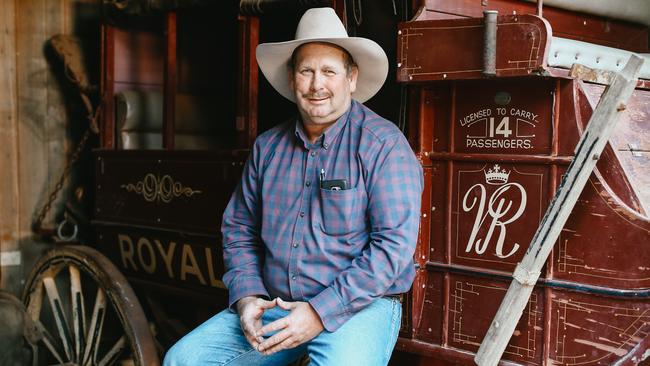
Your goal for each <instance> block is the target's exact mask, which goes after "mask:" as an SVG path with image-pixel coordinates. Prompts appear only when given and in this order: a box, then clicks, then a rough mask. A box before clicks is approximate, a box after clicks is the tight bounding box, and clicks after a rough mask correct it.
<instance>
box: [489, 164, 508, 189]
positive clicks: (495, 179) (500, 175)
mask: <svg viewBox="0 0 650 366" xmlns="http://www.w3.org/2000/svg"><path fill="white" fill-rule="evenodd" d="M483 174H485V182H486V183H487V184H492V185H495V186H500V185H502V184H506V183H508V177H509V176H510V172H506V170H505V169H501V167H500V166H499V164H494V167H493V168H492V169H488V170H487V172H486V171H483Z"/></svg>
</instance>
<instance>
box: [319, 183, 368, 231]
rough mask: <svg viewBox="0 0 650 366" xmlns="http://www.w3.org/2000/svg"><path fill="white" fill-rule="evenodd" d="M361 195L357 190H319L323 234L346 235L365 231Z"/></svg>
mask: <svg viewBox="0 0 650 366" xmlns="http://www.w3.org/2000/svg"><path fill="white" fill-rule="evenodd" d="M361 193H362V191H361V190H359V189H357V188H350V189H345V190H340V191H334V190H329V189H321V190H320V199H321V205H320V207H321V216H322V219H323V223H322V229H323V231H324V232H325V233H327V234H329V235H346V234H351V233H355V232H358V231H361V230H363V229H365V221H366V220H365V212H366V210H365V207H366V202H364V201H363V197H361Z"/></svg>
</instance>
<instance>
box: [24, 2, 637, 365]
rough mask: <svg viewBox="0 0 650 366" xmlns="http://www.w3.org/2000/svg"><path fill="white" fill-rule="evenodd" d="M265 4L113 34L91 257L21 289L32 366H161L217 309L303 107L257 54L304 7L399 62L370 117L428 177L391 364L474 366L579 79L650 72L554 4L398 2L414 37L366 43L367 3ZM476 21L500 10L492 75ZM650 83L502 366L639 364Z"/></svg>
mask: <svg viewBox="0 0 650 366" xmlns="http://www.w3.org/2000/svg"><path fill="white" fill-rule="evenodd" d="M162 3H163V2H161V4H162ZM181 3H182V2H178V4H181ZM196 3H201V2H200V1H198V2H196ZM252 3H254V2H249V1H242V2H241V3H240V4H237V5H238V6H237V5H235V4H229V5H224V4H218V5H217V4H209V5H205V4H204V5H200V4H199V5H197V6H195V7H188V8H184V7H172V8H170V9H149V10H152V11H151V12H150V13H149V14H148V15H146V16H139V17H133V16H126V15H124V13H120V14H118V15H119V19H116V18H111V19H113V22H107V23H106V24H105V25H104V26H103V33H102V72H101V75H102V87H101V89H102V96H103V99H102V100H103V105H102V106H103V117H102V124H101V135H100V140H101V146H100V148H99V149H97V150H95V152H94V155H93V156H94V159H95V182H94V188H95V189H94V192H95V197H94V207H93V213H92V217H93V221H92V226H93V228H94V232H95V236H94V237H93V238H92V239H91V240H89V241H88V242H84V243H83V244H84V245H71V246H63V247H58V248H56V249H54V250H53V251H51V252H50V253H48V254H47V255H46V256H45V257H44V258H43V259H42V260H41V261H40V262H39V263H38V264H37V266H36V268H35V269H34V271H33V273H32V276H31V277H30V279H29V281H28V283H27V285H26V290H25V296H24V300H25V302H26V304H28V309H29V312H30V314H31V315H32V317H34V318H35V319H37V320H39V321H40V323H39V324H42V329H43V331H44V332H45V333H46V334H47V335H46V336H45V337H44V338H43V344H44V345H45V347H43V348H44V349H43V351H42V352H41V354H40V355H41V359H42V360H47V361H48V362H59V363H65V362H67V361H69V362H73V363H84V364H85V363H86V361H88V360H91V359H93V360H96V361H97V363H101V361H104V362H105V363H112V362H116V360H132V361H134V362H135V363H136V364H155V363H157V362H159V359H158V357H157V354H158V353H161V352H162V349H164V347H166V346H168V345H170V344H171V343H172V342H173V341H174V340H175V339H177V338H178V337H179V336H181V335H182V334H183V333H184V332H186V331H187V330H189V329H191V327H192V326H194V325H196V324H197V323H198V322H200V321H202V320H204V319H206V318H207V317H208V316H210V315H211V314H213V313H215V312H216V311H218V310H219V309H221V308H223V307H224V306H225V301H226V297H225V289H224V286H223V283H222V282H221V280H220V278H221V275H222V274H223V264H222V259H221V250H220V245H219V241H220V237H219V231H218V228H219V224H220V219H221V214H222V212H223V209H224V208H225V205H226V203H227V200H228V198H229V196H230V193H231V191H232V189H233V187H234V185H235V184H236V182H237V180H238V179H239V175H240V172H241V166H242V164H243V161H244V159H245V158H246V155H247V148H248V147H250V146H251V144H252V142H253V141H254V138H255V136H256V135H257V134H258V132H261V131H263V130H264V129H266V128H268V127H269V126H270V125H272V124H273V123H276V122H278V119H279V118H280V117H282V116H283V114H287V113H290V112H291V111H292V108H293V107H292V105H291V104H290V103H289V102H286V101H283V100H282V99H281V97H279V96H277V95H275V94H274V93H273V91H272V90H271V89H270V87H269V86H268V84H266V83H265V81H264V80H263V78H258V71H257V65H256V63H255V58H254V50H255V46H256V45H257V44H258V43H260V42H265V41H271V40H274V39H288V38H290V37H291V32H292V31H293V29H295V24H296V22H297V19H298V18H299V15H300V14H301V11H302V10H304V7H305V6H306V5H309V6H314V5H321V6H322V5H330V6H333V7H334V8H335V9H336V10H337V13H338V14H339V15H340V16H341V17H342V18H343V19H344V20H345V19H347V23H348V26H349V29H350V30H354V31H355V32H356V33H357V34H359V35H362V36H364V35H365V36H369V37H373V36H374V38H376V39H378V41H379V43H380V44H382V45H383V46H385V47H386V48H387V50H388V53H389V55H391V56H392V57H393V59H392V60H391V62H392V63H393V65H392V66H391V70H392V71H393V73H392V75H393V78H394V79H396V80H397V82H398V83H395V82H394V81H393V80H391V81H389V83H388V84H387V86H386V87H385V90H383V91H382V92H381V93H380V94H379V95H378V96H377V97H376V98H375V99H374V100H371V101H370V102H369V105H370V106H371V107H376V108H375V109H378V111H379V112H380V113H381V112H384V113H383V114H385V115H388V117H391V118H393V119H394V120H395V121H396V123H398V124H399V125H400V127H402V128H403V131H404V132H405V134H406V135H407V137H408V138H409V141H410V142H411V144H412V147H413V149H414V151H415V153H416V154H417V156H418V157H419V159H420V161H421V162H422V165H423V167H424V172H425V191H424V193H423V206H422V215H421V224H420V235H419V241H418V247H417V251H416V255H415V258H414V259H415V264H416V266H417V268H418V271H417V277H416V280H415V283H414V285H413V289H412V290H411V291H410V292H409V293H408V294H405V295H403V297H402V299H403V305H404V316H403V319H402V329H401V333H400V338H399V340H398V344H397V347H396V350H397V352H396V353H395V354H394V356H393V362H394V363H395V364H407V363H408V364H419V365H425V364H426V365H440V364H471V363H472V359H473V357H474V354H475V352H476V351H477V350H478V347H479V345H480V343H481V341H482V339H483V337H484V335H485V332H486V330H487V328H488V326H489V325H490V323H491V321H492V319H493V317H494V315H495V313H496V311H497V308H498V306H499V304H500V302H501V299H502V298H503V296H504V294H505V291H506V290H507V287H508V285H509V283H510V281H511V280H512V271H513V270H514V268H515V266H516V264H517V263H518V262H519V261H520V260H521V259H522V257H523V255H524V253H525V251H526V249H527V247H528V245H529V243H530V241H531V238H532V236H533V234H534V233H535V231H536V229H537V227H538V226H539V224H540V221H541V219H542V216H543V215H544V212H545V210H546V208H547V207H548V205H549V202H550V200H551V199H552V197H553V196H554V194H555V192H556V190H557V189H558V185H559V183H560V180H561V177H562V175H563V173H564V172H565V171H566V169H567V167H568V165H569V164H570V162H571V160H572V158H573V154H574V149H575V147H576V143H577V141H578V139H579V137H580V135H581V133H582V131H583V130H584V128H585V126H586V123H587V121H588V120H589V117H590V116H591V114H592V112H593V110H594V108H595V105H596V104H597V102H598V99H599V97H600V95H601V94H602V93H603V90H604V88H605V86H604V85H603V84H602V82H601V83H600V84H599V83H595V82H592V81H593V80H592V81H588V80H587V79H589V78H587V79H585V80H581V79H580V78H575V77H572V76H570V75H569V71H568V69H569V68H570V67H571V66H572V64H574V63H579V64H583V65H586V66H589V67H592V68H596V69H608V70H610V71H616V70H619V69H620V68H621V67H622V66H623V64H624V63H625V61H626V59H627V56H628V54H629V51H632V52H641V53H643V52H648V27H647V24H648V23H646V24H645V25H639V24H637V23H638V22H643V21H644V18H643V16H642V15H641V16H640V18H639V17H636V18H635V16H636V15H635V14H634V13H633V12H632V13H631V15H630V14H622V13H624V12H622V11H619V12H618V13H617V12H616V9H609V10H607V11H609V13H607V16H603V14H600V15H599V14H589V12H590V11H591V10H590V9H589V8H585V9H576V8H570V9H562V8H561V6H562V5H563V4H562V1H558V2H556V3H555V5H557V6H558V7H556V8H553V7H544V8H543V10H544V12H543V14H542V15H543V17H541V16H538V15H535V14H536V13H537V7H536V5H535V4H534V3H529V2H525V1H518V0H489V1H488V0H483V1H478V0H462V1H444V0H427V1H422V2H417V1H414V2H412V3H411V2H408V1H402V2H397V3H395V2H394V3H393V6H395V9H394V10H395V14H397V13H400V14H401V15H403V17H404V19H410V20H408V21H404V22H401V23H399V24H397V21H398V20H399V19H398V17H397V16H393V17H392V18H390V19H391V20H390V21H389V22H388V23H390V25H391V26H394V29H390V30H387V28H386V27H384V28H383V29H382V30H381V33H379V35H377V34H374V33H373V30H372V28H371V29H368V28H369V26H368V25H366V26H364V25H362V24H363V23H362V22H359V16H360V15H361V14H362V13H361V9H360V8H358V6H361V3H360V2H357V1H351V2H347V3H346V2H343V1H324V2H322V4H320V3H319V4H315V3H318V2H314V4H306V3H309V2H299V5H300V6H298V7H296V4H293V3H292V2H289V1H284V2H283V1H279V2H268V4H262V5H261V7H259V8H254V7H253V6H252V5H251V4H252ZM396 5H399V6H396ZM574 5H575V4H574ZM637 5H638V4H637ZM572 6H573V5H572ZM640 6H643V3H640ZM398 8H399V9H398ZM373 9H375V10H373ZM382 9H383V8H382V6H379V5H377V6H376V7H375V8H373V6H371V5H366V10H367V11H366V13H365V14H366V19H369V20H368V22H369V23H370V24H373V23H372V19H375V21H376V22H379V23H381V22H384V23H386V22H387V21H386V20H385V18H382V16H381V14H382V11H384V10H385V9H383V10H382ZM404 9H406V10H404ZM145 10H146V9H145ZM156 10H157V11H156ZM251 10H252V12H251ZM389 10H390V9H389ZM409 10H413V11H409ZM484 10H497V11H498V17H497V18H496V36H495V39H494V40H495V41H496V48H495V49H494V50H493V51H494V52H493V53H494V59H493V60H494V61H495V63H494V64H493V66H494V68H493V69H489V70H488V69H486V68H485V64H484V61H485V59H484V57H483V51H484V48H485V40H484V36H485V21H484V18H483V11H484ZM646 10H647V7H646ZM373 11H374V12H373ZM389 13H390V11H389ZM410 14H414V15H410ZM621 14H622V15H621ZM617 17H623V20H620V19H617ZM626 17H627V18H626ZM645 21H646V22H647V19H646V20H645ZM633 22H637V23H633ZM359 23H361V24H359ZM375 24H376V23H375ZM389 31H390V32H393V33H392V35H387V33H388V32H389ZM364 32H365V33H364ZM374 32H376V29H375V30H374ZM391 56H389V57H391ZM644 67H645V68H644V69H643V70H642V73H641V79H640V80H639V81H638V83H637V88H636V90H635V92H634V94H633V96H632V98H631V99H630V101H629V102H628V108H627V111H626V112H625V117H624V118H622V119H621V121H619V123H618V125H617V128H616V132H615V133H614V135H613V137H611V138H610V140H609V144H608V145H607V147H606V149H605V151H604V152H603V154H602V156H601V157H600V161H599V162H598V165H597V168H596V169H595V170H594V172H593V174H592V175H591V177H590V178H589V181H588V183H587V186H586V187H585V189H584V191H583V192H582V195H581V196H580V199H579V201H578V203H577V205H576V206H575V208H574V210H573V212H572V214H571V216H570V218H569V221H568V222H567V223H566V225H565V227H564V229H563V231H562V233H561V235H560V238H559V240H558V242H557V243H556V245H555V247H554V249H553V252H552V254H551V256H550V257H549V259H548V261H547V263H546V266H545V269H544V271H543V273H542V278H540V280H539V281H538V283H537V286H536V287H535V290H534V291H533V295H532V296H531V298H530V300H529V302H528V305H527V307H526V310H525V311H524V315H523V316H522V318H521V320H520V321H519V323H518V325H517V328H516V330H515V332H514V334H513V337H512V338H511V340H510V343H509V345H508V347H507V348H506V351H505V354H504V356H503V361H502V362H503V363H504V364H511V363H514V364H524V365H541V364H545V365H550V364H558V365H559V364H562V365H577V364H580V365H605V364H614V363H616V364H636V363H639V362H642V360H644V359H645V358H646V357H647V356H648V353H647V352H646V351H647V349H648V348H649V347H648V345H649V344H650V334H649V332H650V315H648V314H649V313H650V301H649V300H648V297H649V296H650V275H649V273H650V265H649V263H650V250H648V249H649V248H648V245H650V219H649V213H650V211H649V210H650V189H649V188H648V187H650V117H649V116H650V91H649V88H650V82H649V81H647V79H644V78H650V62H648V65H645V66H644ZM389 78H390V77H389ZM590 80H591V79H590ZM111 263H112V264H111ZM120 273H123V274H124V276H125V277H126V279H124V277H122V275H121V274H120ZM131 287H132V288H133V290H135V291H133V290H131ZM141 306H142V307H143V308H144V312H143V310H142V309H141ZM145 314H146V315H145ZM145 316H146V319H145ZM147 320H149V323H147ZM150 330H152V332H153V334H154V335H155V338H156V340H157V341H154V338H153V337H152V335H151V333H152V332H150ZM156 344H158V346H159V347H158V348H159V349H158V351H157V350H156Z"/></svg>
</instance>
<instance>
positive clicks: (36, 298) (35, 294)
mask: <svg viewBox="0 0 650 366" xmlns="http://www.w3.org/2000/svg"><path fill="white" fill-rule="evenodd" d="M42 306H43V285H42V283H40V282H39V283H38V284H37V285H36V287H35V288H34V291H32V293H31V294H29V305H28V306H27V313H28V314H29V315H30V316H31V317H32V320H34V321H38V319H40V317H41V307H42Z"/></svg>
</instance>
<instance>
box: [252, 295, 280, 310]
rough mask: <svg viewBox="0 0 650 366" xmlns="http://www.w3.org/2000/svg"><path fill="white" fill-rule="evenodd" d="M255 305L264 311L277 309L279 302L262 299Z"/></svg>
mask: <svg viewBox="0 0 650 366" xmlns="http://www.w3.org/2000/svg"><path fill="white" fill-rule="evenodd" d="M255 305H257V306H259V307H261V308H262V309H270V308H274V307H276V305H277V301H276V299H273V300H264V299H262V298H260V299H257V301H256V303H255Z"/></svg>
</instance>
